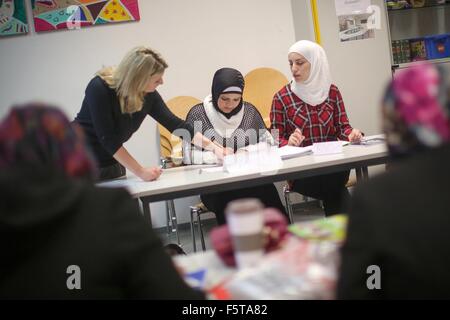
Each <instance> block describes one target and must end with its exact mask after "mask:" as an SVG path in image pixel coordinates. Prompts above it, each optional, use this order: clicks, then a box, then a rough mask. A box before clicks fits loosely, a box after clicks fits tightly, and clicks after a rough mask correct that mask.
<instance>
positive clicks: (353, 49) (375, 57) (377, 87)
mask: <svg viewBox="0 0 450 320" xmlns="http://www.w3.org/2000/svg"><path fill="white" fill-rule="evenodd" d="M371 2H372V4H373V5H378V6H379V7H380V8H381V29H380V30H376V32H375V38H373V39H365V40H356V41H349V42H341V41H340V39H339V24H338V18H337V16H336V8H335V2H334V0H327V1H317V6H318V15H319V22H320V30H321V36H322V45H323V47H324V49H325V51H326V52H327V56H328V59H329V62H330V69H331V73H332V77H333V80H334V82H335V84H336V85H337V86H338V87H339V89H340V91H341V93H342V96H343V98H344V103H345V106H346V109H347V112H348V116H349V119H350V123H351V124H352V126H353V127H356V128H359V129H361V130H362V131H363V132H365V133H366V134H376V133H380V132H381V113H380V110H381V109H380V102H381V97H382V95H383V93H384V90H385V87H386V84H387V82H388V81H389V80H390V79H391V77H392V72H391V67H390V66H391V58H390V51H389V50H390V42H389V32H388V29H387V21H386V13H385V11H384V7H383V6H384V0H372V1H371Z"/></svg>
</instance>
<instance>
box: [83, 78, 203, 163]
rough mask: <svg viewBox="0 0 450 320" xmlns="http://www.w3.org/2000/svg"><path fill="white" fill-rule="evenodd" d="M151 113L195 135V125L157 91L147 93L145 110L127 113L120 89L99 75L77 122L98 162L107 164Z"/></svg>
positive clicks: (90, 86) (163, 122)
mask: <svg viewBox="0 0 450 320" xmlns="http://www.w3.org/2000/svg"><path fill="white" fill-rule="evenodd" d="M147 115H150V116H151V117H152V118H153V119H155V120H156V121H158V122H159V123H160V124H161V125H163V126H164V127H165V128H166V129H167V130H169V131H170V132H174V131H175V130H176V129H186V130H187V131H188V132H189V134H190V136H191V137H193V136H194V128H193V126H192V125H190V124H188V123H186V122H185V121H183V120H181V119H180V118H178V117H177V116H175V115H174V114H173V113H172V112H171V111H170V110H169V108H168V107H167V105H166V104H165V103H164V101H163V99H162V98H161V96H160V95H159V93H158V92H157V91H155V92H151V93H148V94H147V95H146V96H145V99H144V105H143V107H142V110H141V111H138V112H134V113H131V114H129V113H125V114H123V113H122V112H121V109H120V102H119V98H118V97H117V93H116V91H115V90H114V89H111V88H110V87H109V86H108V84H106V83H105V82H104V81H103V80H102V79H101V78H100V77H99V76H96V77H94V78H93V79H92V80H91V81H90V82H89V84H88V86H87V88H86V92H85V97H84V100H83V104H82V106H81V110H80V112H79V113H78V115H77V116H76V118H75V122H77V123H78V124H80V125H81V127H82V128H83V129H84V133H85V136H86V141H87V143H88V144H89V146H90V148H91V150H92V152H93V153H94V156H95V158H96V159H97V162H98V165H99V166H100V167H106V166H109V165H113V164H115V163H116V162H117V161H116V160H115V159H114V158H113V155H114V154H115V153H116V152H117V150H119V149H120V147H121V146H122V144H123V143H125V142H126V141H128V139H130V137H131V136H132V135H133V133H134V132H136V131H137V130H138V129H139V127H140V126H141V124H142V121H144V118H145V117H146V116H147ZM174 134H175V135H177V132H174Z"/></svg>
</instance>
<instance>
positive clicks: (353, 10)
mask: <svg viewBox="0 0 450 320" xmlns="http://www.w3.org/2000/svg"><path fill="white" fill-rule="evenodd" d="M335 4H336V14H337V17H338V20H339V38H340V39H341V42H344V41H353V40H362V39H370V38H375V29H376V28H379V23H380V22H379V19H380V15H379V13H380V9H379V8H377V7H376V6H372V5H371V1H370V0H335Z"/></svg>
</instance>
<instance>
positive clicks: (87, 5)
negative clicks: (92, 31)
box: [31, 0, 140, 32]
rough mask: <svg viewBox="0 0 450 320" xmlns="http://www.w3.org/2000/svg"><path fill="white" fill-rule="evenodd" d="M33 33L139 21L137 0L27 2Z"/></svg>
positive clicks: (34, 0) (35, 0) (32, 0)
mask: <svg viewBox="0 0 450 320" xmlns="http://www.w3.org/2000/svg"><path fill="white" fill-rule="evenodd" d="M31 3H32V8H33V19H34V28H35V31H36V32H43V31H54V30H61V29H71V30H72V29H80V28H84V27H87V26H96V25H104V24H109V23H119V22H130V21H139V20H140V15H139V5H138V0H107V1H104V0H103V1H102V0H77V1H75V0H31Z"/></svg>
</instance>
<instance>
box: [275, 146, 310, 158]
mask: <svg viewBox="0 0 450 320" xmlns="http://www.w3.org/2000/svg"><path fill="white" fill-rule="evenodd" d="M311 152H312V146H309V147H303V148H302V147H292V146H284V147H281V148H278V149H277V153H278V155H279V156H280V157H281V159H283V160H286V159H291V158H295V157H299V156H302V155H305V154H310V153H311Z"/></svg>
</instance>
